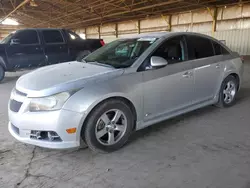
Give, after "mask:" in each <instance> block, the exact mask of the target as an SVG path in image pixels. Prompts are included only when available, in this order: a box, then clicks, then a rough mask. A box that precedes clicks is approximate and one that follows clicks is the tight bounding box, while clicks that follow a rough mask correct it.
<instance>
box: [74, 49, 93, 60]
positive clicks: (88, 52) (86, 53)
mask: <svg viewBox="0 0 250 188" xmlns="http://www.w3.org/2000/svg"><path fill="white" fill-rule="evenodd" d="M90 53H91V52H90V51H89V50H84V51H83V52H79V53H78V55H77V57H76V60H77V61H82V59H83V58H84V57H86V56H87V55H89V54H90Z"/></svg>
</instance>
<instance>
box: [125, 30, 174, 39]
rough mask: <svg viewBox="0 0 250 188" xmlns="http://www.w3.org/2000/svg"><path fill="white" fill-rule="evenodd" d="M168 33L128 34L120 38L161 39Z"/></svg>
mask: <svg viewBox="0 0 250 188" xmlns="http://www.w3.org/2000/svg"><path fill="white" fill-rule="evenodd" d="M169 33H170V32H153V33H143V34H129V35H126V36H121V38H131V39H132V38H144V37H154V38H161V37H163V36H165V35H167V34H169Z"/></svg>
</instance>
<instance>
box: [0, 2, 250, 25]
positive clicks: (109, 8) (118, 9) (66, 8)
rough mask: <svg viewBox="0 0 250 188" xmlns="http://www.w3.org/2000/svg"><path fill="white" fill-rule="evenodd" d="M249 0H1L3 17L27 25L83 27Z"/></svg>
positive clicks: (0, 9)
mask: <svg viewBox="0 0 250 188" xmlns="http://www.w3.org/2000/svg"><path fill="white" fill-rule="evenodd" d="M248 2H250V1H247V0H188V1H186V0H185V1H184V0H0V18H1V19H0V20H1V21H3V20H4V19H6V18H14V19H15V20H16V21H18V22H19V23H20V24H22V25H24V26H26V27H60V28H71V29H75V28H83V27H87V26H92V25H101V24H104V23H112V22H120V21H125V20H131V19H143V18H145V17H148V16H156V15H162V14H164V15H171V14H174V13H179V12H186V11H192V10H197V9H201V8H207V7H218V6H227V5H232V4H238V3H240V4H242V3H248Z"/></svg>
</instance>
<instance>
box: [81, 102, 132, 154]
mask: <svg viewBox="0 0 250 188" xmlns="http://www.w3.org/2000/svg"><path fill="white" fill-rule="evenodd" d="M133 124H134V118H133V114H132V111H131V109H130V108H129V106H128V105H127V104H126V103H125V102H123V101H122V100H116V99H114V100H109V101H106V102H104V103H102V104H100V105H99V106H98V107H96V108H95V109H94V110H93V111H92V112H91V114H90V115H89V118H88V120H87V122H86V126H85V130H84V135H83V136H84V139H85V141H86V143H87V145H88V146H89V148H90V149H92V150H93V151H95V152H112V151H115V150H117V149H119V148H121V147H122V146H123V145H124V144H125V143H126V142H127V140H128V138H129V136H130V134H131V132H132V129H133Z"/></svg>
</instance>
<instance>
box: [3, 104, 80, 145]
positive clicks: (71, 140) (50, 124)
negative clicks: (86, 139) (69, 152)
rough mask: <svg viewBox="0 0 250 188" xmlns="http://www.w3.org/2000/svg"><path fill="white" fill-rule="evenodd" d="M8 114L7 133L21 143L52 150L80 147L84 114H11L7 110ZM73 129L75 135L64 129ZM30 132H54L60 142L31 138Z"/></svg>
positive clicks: (52, 112) (53, 112) (51, 112)
mask: <svg viewBox="0 0 250 188" xmlns="http://www.w3.org/2000/svg"><path fill="white" fill-rule="evenodd" d="M8 113H9V125H8V129H9V132H10V134H11V135H12V136H13V137H15V138H16V139H17V140H19V141H21V142H24V143H27V144H32V145H36V146H40V147H45V148H53V149H67V148H74V147H79V146H80V140H81V136H80V135H81V127H82V123H83V118H84V114H81V113H77V112H72V111H69V110H64V109H61V110H58V111H50V112H27V111H26V112H20V111H19V112H13V111H11V110H10V109H9V112H8ZM74 127H75V128H76V133H73V134H69V133H67V131H66V129H69V128H74ZM17 130H18V131H17ZM32 130H35V131H53V132H56V133H57V134H58V135H59V136H60V138H61V141H49V140H39V139H34V138H31V131H32Z"/></svg>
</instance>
